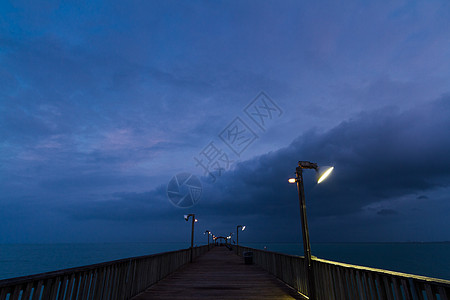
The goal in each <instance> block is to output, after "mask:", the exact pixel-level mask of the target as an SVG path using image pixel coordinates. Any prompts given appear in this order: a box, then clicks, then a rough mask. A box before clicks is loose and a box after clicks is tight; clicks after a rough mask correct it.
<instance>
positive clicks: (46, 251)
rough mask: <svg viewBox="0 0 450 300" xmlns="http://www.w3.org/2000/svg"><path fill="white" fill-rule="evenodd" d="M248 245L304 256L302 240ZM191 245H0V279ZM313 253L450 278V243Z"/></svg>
mask: <svg viewBox="0 0 450 300" xmlns="http://www.w3.org/2000/svg"><path fill="white" fill-rule="evenodd" d="M244 245H245V246H248V247H253V248H257V249H264V247H266V249H267V250H269V251H275V252H280V253H286V254H292V255H303V246H302V245H301V244H295V243H253V244H252V243H244ZM188 247H189V245H188V244H187V243H95V244H88V243H86V244H15V245H0V279H6V278H12V277H19V276H25V275H31V274H37V273H43V272H49V271H55V270H60V269H66V268H72V267H79V266H84V265H89V264H95V263H100V262H105V261H111V260H116V259H121V258H128V257H134V256H141V255H149V254H155V253H160V252H166V251H172V250H179V249H186V248H188ZM311 253H312V255H313V256H316V257H318V258H323V259H327V260H332V261H337V262H343V263H348V264H355V265H360V266H367V267H372V268H379V269H385V270H390V271H397V272H403V273H409V274H415V275H423V276H428V277H434V278H441V279H447V280H450V243H317V244H312V245H311Z"/></svg>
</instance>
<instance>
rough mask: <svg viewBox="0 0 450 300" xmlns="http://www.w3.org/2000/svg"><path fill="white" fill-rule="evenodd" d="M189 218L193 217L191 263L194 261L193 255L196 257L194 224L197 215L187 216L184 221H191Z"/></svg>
mask: <svg viewBox="0 0 450 300" xmlns="http://www.w3.org/2000/svg"><path fill="white" fill-rule="evenodd" d="M189 217H192V231H191V262H192V261H193V255H194V253H193V252H194V223H195V221H196V220H195V214H189V215H185V216H184V219H185V220H186V222H187V221H188V220H189Z"/></svg>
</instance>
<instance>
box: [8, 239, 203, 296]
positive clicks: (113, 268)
mask: <svg viewBox="0 0 450 300" xmlns="http://www.w3.org/2000/svg"><path fill="white" fill-rule="evenodd" d="M207 251H208V246H201V247H195V248H193V257H194V258H195V257H197V256H199V255H201V254H203V253H205V252H207ZM189 261H190V249H183V250H178V251H171V252H164V253H158V254H153V255H147V256H139V257H132V258H126V259H120V260H115V261H110V262H105V263H100V264H95V265H89V266H84V267H77V268H71V269H65V270H60V271H54V272H48V273H42V274H37V275H31V276H24V277H17V278H12V279H5V280H0V300H65V299H77V300H85V299H86V300H87V299H95V300H97V299H105V300H116V299H117V300H123V299H130V298H131V297H133V296H135V295H137V294H139V293H140V292H142V291H144V290H145V289H146V288H147V287H149V286H150V285H152V284H154V283H156V282H158V281H159V280H161V279H163V278H164V277H166V276H167V275H169V274H170V273H172V272H174V271H176V270H177V269H179V268H180V267H181V266H183V265H185V264H187V263H189Z"/></svg>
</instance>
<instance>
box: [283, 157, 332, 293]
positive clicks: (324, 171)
mask: <svg viewBox="0 0 450 300" xmlns="http://www.w3.org/2000/svg"><path fill="white" fill-rule="evenodd" d="M303 169H314V170H316V172H317V175H318V179H317V183H321V182H322V181H323V180H325V178H326V177H328V175H330V173H331V172H332V171H333V169H334V167H321V168H319V166H318V165H317V164H316V163H311V162H309V161H299V162H298V167H297V168H296V169H295V175H296V177H295V178H291V179H289V182H290V183H295V182H297V190H298V200H299V204H300V217H301V222H302V236H303V252H304V254H305V262H306V271H307V274H308V296H309V299H310V300H316V289H315V288H316V286H315V282H314V270H313V268H312V261H311V244H310V243H309V231H308V222H307V220H306V205H305V190H304V188H303V174H302V173H303Z"/></svg>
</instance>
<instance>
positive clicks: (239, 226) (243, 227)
mask: <svg viewBox="0 0 450 300" xmlns="http://www.w3.org/2000/svg"><path fill="white" fill-rule="evenodd" d="M239 228H242V231H244V230H245V225H238V226H236V254H237V255H239Z"/></svg>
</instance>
